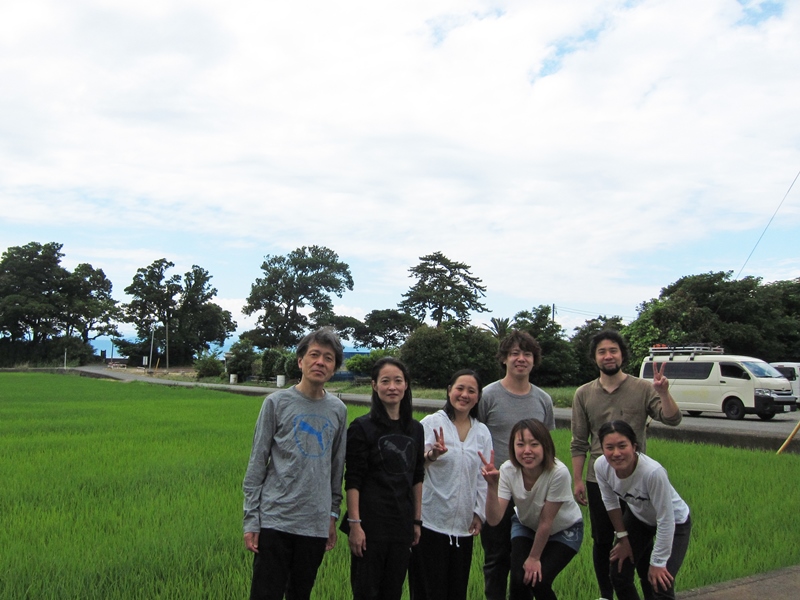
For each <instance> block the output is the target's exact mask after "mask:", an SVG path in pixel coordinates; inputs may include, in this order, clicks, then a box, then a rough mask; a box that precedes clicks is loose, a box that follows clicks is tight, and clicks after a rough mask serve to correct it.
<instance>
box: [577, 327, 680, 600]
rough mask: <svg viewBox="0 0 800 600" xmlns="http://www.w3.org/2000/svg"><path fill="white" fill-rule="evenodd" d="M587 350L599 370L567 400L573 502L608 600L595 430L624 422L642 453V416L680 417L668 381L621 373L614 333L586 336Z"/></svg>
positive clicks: (609, 530) (609, 532) (607, 523)
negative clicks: (584, 510) (587, 526)
mask: <svg viewBox="0 0 800 600" xmlns="http://www.w3.org/2000/svg"><path fill="white" fill-rule="evenodd" d="M590 352H591V356H592V358H593V359H594V361H595V363H596V364H597V367H598V368H599V369H600V377H598V378H597V379H595V380H594V381H590V382H589V383H587V384H584V385H582V386H581V387H579V388H578V390H577V391H576V392H575V398H574V399H573V401H572V443H571V445H570V449H571V452H572V474H573V482H574V493H575V499H576V500H577V501H578V502H579V503H581V504H583V505H584V506H585V505H587V504H588V505H589V518H590V521H591V523H592V540H593V542H594V544H593V548H592V557H593V560H594V570H595V576H596V577H597V583H598V584H599V586H600V594H601V600H602V599H605V600H611V599H612V598H613V587H612V586H611V577H610V575H609V569H610V563H609V554H610V552H611V548H612V547H613V544H614V527H613V526H612V525H611V520H610V519H609V518H608V513H607V512H606V509H605V506H604V505H603V499H602V497H601V495H600V488H599V487H598V485H597V480H596V479H595V476H594V461H595V460H596V459H597V458H598V457H599V456H601V455H602V454H603V450H602V448H601V447H600V439H599V438H598V436H597V432H598V430H599V429H600V426H601V425H603V424H604V423H608V422H609V421H614V420H621V421H625V422H626V423H627V424H628V425H630V426H631V427H632V428H633V430H634V432H635V433H636V437H637V438H638V440H639V445H640V447H641V450H642V452H644V451H645V449H646V443H647V420H648V418H651V419H655V420H656V421H661V422H662V423H664V424H665V425H672V426H675V425H678V424H679V423H680V422H681V418H682V417H681V411H680V409H679V408H678V405H677V404H675V400H674V399H673V398H672V395H671V394H670V393H669V381H668V380H667V378H666V377H664V376H663V372H658V371H654V373H653V382H652V384H651V383H650V382H649V381H645V380H643V379H639V378H638V377H633V376H631V375H628V374H627V373H625V372H624V371H623V370H622V365H623V364H624V363H625V361H627V359H628V347H627V345H626V344H625V340H624V339H623V337H622V336H621V335H620V334H619V333H617V332H616V331H601V332H600V333H598V334H597V335H596V336H595V337H594V338H592V342H591V345H590ZM587 452H589V467H588V468H587V470H586V483H585V484H584V481H583V468H584V466H585V465H586V453H587ZM645 581H646V579H645Z"/></svg>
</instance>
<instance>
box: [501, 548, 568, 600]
mask: <svg viewBox="0 0 800 600" xmlns="http://www.w3.org/2000/svg"><path fill="white" fill-rule="evenodd" d="M532 546H533V540H532V539H531V538H528V537H515V538H514V539H512V540H511V586H510V590H509V591H510V595H509V599H510V600H531V598H536V600H556V594H555V592H553V581H554V580H555V578H556V575H558V574H559V573H561V571H563V570H564V567H566V566H567V565H568V564H569V561H571V560H572V559H573V558H575V555H576V554H577V552H575V550H573V549H572V548H570V547H569V546H567V545H566V544H562V543H561V542H553V541H549V542H547V544H546V545H545V547H544V550H543V551H542V557H541V563H542V580H541V581H537V582H536V585H534V586H531V585H530V584H529V583H525V582H524V581H523V577H524V576H525V570H524V569H523V566H522V565H523V564H525V561H526V560H527V558H528V556H529V555H530V553H531V547H532Z"/></svg>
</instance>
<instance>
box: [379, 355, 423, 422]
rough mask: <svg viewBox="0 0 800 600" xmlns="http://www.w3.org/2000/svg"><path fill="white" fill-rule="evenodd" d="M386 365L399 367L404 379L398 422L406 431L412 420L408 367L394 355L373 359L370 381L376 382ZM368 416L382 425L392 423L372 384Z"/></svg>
mask: <svg viewBox="0 0 800 600" xmlns="http://www.w3.org/2000/svg"><path fill="white" fill-rule="evenodd" d="M386 365H391V366H393V367H397V368H398V369H400V372H401V373H402V374H403V379H405V380H406V391H405V393H404V394H403V397H402V399H401V400H400V424H401V425H402V427H403V430H404V431H405V432H406V433H408V432H409V430H410V427H411V421H412V415H411V376H410V375H409V373H408V367H406V366H405V365H404V364H403V362H402V361H400V360H399V359H397V358H395V357H394V356H384V357H383V358H381V359H379V360H377V361H375V364H374V365H372V372H371V373H370V379H371V380H372V383H378V378H379V377H380V375H381V369H383V367H385V366H386ZM369 416H370V418H371V419H373V420H375V421H378V422H379V423H383V424H384V425H391V423H392V420H391V419H390V418H389V413H388V412H386V407H385V406H384V405H383V402H381V399H380V396H378V390H376V389H375V387H374V386H373V388H372V399H371V403H370V409H369Z"/></svg>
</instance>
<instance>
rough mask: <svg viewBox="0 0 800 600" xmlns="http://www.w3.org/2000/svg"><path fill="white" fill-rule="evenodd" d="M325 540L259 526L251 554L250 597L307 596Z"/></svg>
mask: <svg viewBox="0 0 800 600" xmlns="http://www.w3.org/2000/svg"><path fill="white" fill-rule="evenodd" d="M327 541H328V539H327V538H318V537H308V536H304V535H295V534H293V533H285V532H283V531H276V530H274V529H262V530H261V532H260V533H259V534H258V553H257V554H254V555H253V580H252V582H251V584H250V600H282V599H283V597H284V594H286V599H287V600H308V598H310V597H311V589H312V588H313V587H314V580H315V579H316V578H317V569H319V565H320V563H322V557H323V556H324V555H325V543H326V542H327Z"/></svg>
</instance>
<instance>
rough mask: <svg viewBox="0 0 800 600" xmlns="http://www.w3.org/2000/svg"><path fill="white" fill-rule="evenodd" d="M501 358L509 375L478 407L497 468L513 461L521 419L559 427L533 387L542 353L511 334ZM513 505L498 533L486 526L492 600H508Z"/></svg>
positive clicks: (548, 401)
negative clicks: (512, 444) (512, 440)
mask: <svg viewBox="0 0 800 600" xmlns="http://www.w3.org/2000/svg"><path fill="white" fill-rule="evenodd" d="M497 358H498V359H499V360H500V362H501V364H503V365H504V366H505V369H506V374H505V377H503V378H502V379H501V380H499V381H495V382H494V383H492V384H489V385H487V386H486V387H485V388H484V389H483V396H482V397H481V400H480V402H478V420H479V421H482V422H483V423H485V424H486V427H488V428H489V432H490V433H491V434H492V444H493V446H494V461H495V462H494V464H496V465H498V467H499V466H500V465H501V464H503V463H504V462H505V461H506V460H508V458H509V456H508V438H509V436H510V435H511V428H512V427H514V425H515V424H516V423H517V422H518V421H521V420H522V419H538V420H539V421H541V422H542V423H544V424H545V426H546V427H547V428H548V429H549V430H551V431H552V430H553V429H555V427H556V420H555V416H554V414H553V400H552V398H550V395H549V394H547V393H546V392H544V391H543V390H541V389H539V388H538V387H536V386H535V385H533V384H532V383H531V382H530V374H531V371H532V370H533V369H534V367H537V366H539V364H541V362H542V349H541V347H540V346H539V343H538V342H537V341H536V340H535V339H534V338H533V336H531V335H530V334H529V333H527V332H524V331H513V332H511V333H510V334H509V335H508V336H507V337H506V338H505V339H503V341H502V342H500V349H499V350H498V352H497ZM513 512H514V503H513V502H509V505H508V510H506V514H505V515H504V516H503V520H502V521H500V523H499V524H498V525H496V526H494V527H492V526H491V525H489V524H488V523H487V524H484V526H483V529H482V530H481V545H482V546H483V552H484V563H483V577H484V591H485V593H486V599H487V600H505V598H506V589H507V586H508V571H509V567H510V559H511V515H512V514H513Z"/></svg>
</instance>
